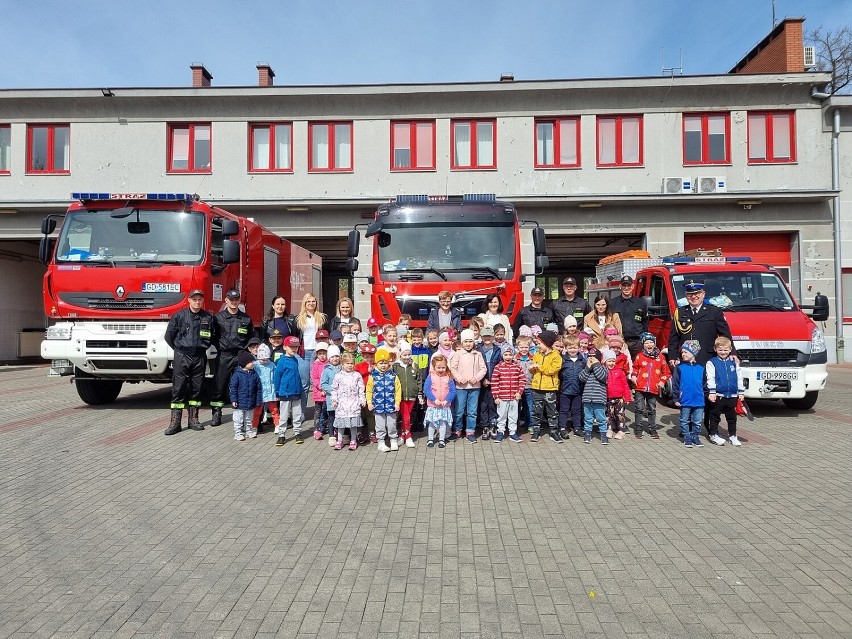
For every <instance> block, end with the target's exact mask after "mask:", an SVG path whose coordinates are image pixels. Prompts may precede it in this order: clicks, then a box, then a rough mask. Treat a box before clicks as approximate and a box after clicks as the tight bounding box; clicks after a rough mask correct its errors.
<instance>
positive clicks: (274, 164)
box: [249, 122, 293, 173]
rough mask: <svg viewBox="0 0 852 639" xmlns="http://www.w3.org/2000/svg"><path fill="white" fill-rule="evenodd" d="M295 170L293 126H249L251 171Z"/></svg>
mask: <svg viewBox="0 0 852 639" xmlns="http://www.w3.org/2000/svg"><path fill="white" fill-rule="evenodd" d="M292 170H293V125H292V124H291V123H289V122H279V123H276V124H252V125H250V126H249V171H253V172H270V173H272V172H281V173H283V172H291V171H292Z"/></svg>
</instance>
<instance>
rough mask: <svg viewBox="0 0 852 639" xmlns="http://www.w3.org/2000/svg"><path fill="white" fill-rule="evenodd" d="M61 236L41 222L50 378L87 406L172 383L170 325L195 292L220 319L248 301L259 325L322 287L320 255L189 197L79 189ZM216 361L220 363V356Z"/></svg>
mask: <svg viewBox="0 0 852 639" xmlns="http://www.w3.org/2000/svg"><path fill="white" fill-rule="evenodd" d="M72 198H73V199H74V200H76V202H74V203H73V204H72V205H71V206H70V207H69V208H68V211H67V212H66V213H65V216H64V220H63V223H62V228H61V230H60V232H59V236H58V237H51V234H52V233H53V232H54V231H55V230H56V226H57V220H56V219H55V217H53V216H48V217H47V218H45V219H44V220H43V221H42V229H41V230H42V233H43V234H44V237H43V238H42V241H41V245H40V247H39V256H40V259H41V260H42V262H44V263H45V264H47V272H46V273H45V275H44V310H45V313H46V314H47V316H48V317H49V318H50V320H51V321H52V325H51V326H50V327H49V328H48V329H47V333H46V339H45V340H44V341H43V342H42V345H41V355H42V357H43V358H45V359H47V360H50V361H51V370H50V374H51V375H73V376H74V382H75V384H76V387H77V392H78V393H79V395H80V398H81V399H82V400H83V401H84V402H86V403H87V404H106V403H109V402H112V401H113V400H115V398H116V397H117V396H118V394H119V392H120V391H121V387H122V384H123V383H124V382H140V381H151V382H168V381H170V380H171V362H172V359H173V356H174V353H173V351H172V349H171V348H169V346H168V345H167V344H166V342H165V340H164V335H165V329H166V325H167V324H168V321H169V318H170V317H171V316H172V315H173V314H174V313H175V312H177V311H178V310H180V309H182V308H184V307H185V306H186V303H187V302H186V299H187V295H188V294H189V292H190V291H191V290H193V289H196V288H197V289H201V290H202V291H204V293H205V307H206V309H207V310H208V311H210V312H212V313H217V312H218V311H220V310H221V309H222V308H223V306H224V298H225V293H227V291H228V290H229V289H231V288H236V289H237V290H239V291H240V292H241V293H242V296H243V303H244V305H245V310H246V312H247V313H248V314H249V315H250V316H251V317H252V320H253V321H254V322H255V324H257V323H259V321H260V319H261V316H262V315H263V313H264V312H265V311H266V309H268V308H269V306H270V304H271V302H272V298H273V297H274V296H275V295H276V294H281V295H284V296H285V297H286V298H287V300H288V301H291V304H292V300H300V299H301V297H302V295H303V294H304V293H306V292H308V291H311V290H312V289H314V288H316V286H315V283H316V282H318V281H319V280H318V276H319V274H320V270H321V268H322V262H321V260H320V258H319V257H317V256H315V255H313V254H312V253H309V252H308V251H306V250H305V249H303V248H301V247H298V246H296V245H294V244H291V243H290V242H288V241H286V240H284V239H282V238H280V237H279V236H277V235H275V234H274V233H272V232H271V231H269V230H267V229H265V228H263V227H262V226H260V225H258V224H255V223H254V222H252V221H250V220H247V219H245V218H242V217H239V216H236V215H234V214H232V213H229V212H228V211H225V210H223V209H220V208H217V207H214V206H210V205H208V204H205V203H204V202H201V201H199V200H198V198H197V196H192V195H190V194H187V193H73V194H72ZM209 357H210V358H213V357H215V351H211V353H210V355H209Z"/></svg>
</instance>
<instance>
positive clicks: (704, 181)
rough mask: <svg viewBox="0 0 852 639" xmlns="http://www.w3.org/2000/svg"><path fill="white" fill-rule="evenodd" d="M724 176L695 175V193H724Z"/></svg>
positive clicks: (725, 188) (725, 190)
mask: <svg viewBox="0 0 852 639" xmlns="http://www.w3.org/2000/svg"><path fill="white" fill-rule="evenodd" d="M727 190H728V187H727V186H726V182H725V178H723V177H697V178H695V192H696V193H726V192H727Z"/></svg>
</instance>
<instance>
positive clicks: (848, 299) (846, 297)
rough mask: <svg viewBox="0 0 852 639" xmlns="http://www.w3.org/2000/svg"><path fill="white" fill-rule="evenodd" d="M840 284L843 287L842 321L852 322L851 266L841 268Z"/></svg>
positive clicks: (845, 322)
mask: <svg viewBox="0 0 852 639" xmlns="http://www.w3.org/2000/svg"><path fill="white" fill-rule="evenodd" d="M840 286H841V288H842V289H843V323H844V324H852V268H844V269H842V271H841V273H840Z"/></svg>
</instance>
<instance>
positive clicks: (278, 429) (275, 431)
mask: <svg viewBox="0 0 852 639" xmlns="http://www.w3.org/2000/svg"><path fill="white" fill-rule="evenodd" d="M272 432H273V433H275V434H276V435H280V434H281V427H280V426H276V427H275V430H274V431H272Z"/></svg>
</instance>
